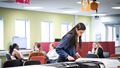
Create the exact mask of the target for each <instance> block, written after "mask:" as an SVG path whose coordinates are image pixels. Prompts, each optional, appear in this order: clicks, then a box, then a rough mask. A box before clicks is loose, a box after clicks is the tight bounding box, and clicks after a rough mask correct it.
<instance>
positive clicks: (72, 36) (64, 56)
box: [56, 23, 86, 62]
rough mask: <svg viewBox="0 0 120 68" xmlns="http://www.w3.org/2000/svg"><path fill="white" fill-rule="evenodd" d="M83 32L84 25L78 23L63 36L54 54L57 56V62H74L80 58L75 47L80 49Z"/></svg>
mask: <svg viewBox="0 0 120 68" xmlns="http://www.w3.org/2000/svg"><path fill="white" fill-rule="evenodd" d="M85 30H86V27H85V25H84V24H83V23H78V24H77V25H76V26H74V27H73V28H72V29H71V30H70V31H69V32H68V33H67V34H65V35H64V36H63V38H62V39H61V41H60V44H59V45H58V47H57V48H56V52H57V53H58V54H59V58H58V62H65V61H74V60H75V59H77V58H80V57H81V56H80V55H79V53H78V52H77V47H78V46H77V45H79V47H81V37H82V34H83V32H84V31H85Z"/></svg>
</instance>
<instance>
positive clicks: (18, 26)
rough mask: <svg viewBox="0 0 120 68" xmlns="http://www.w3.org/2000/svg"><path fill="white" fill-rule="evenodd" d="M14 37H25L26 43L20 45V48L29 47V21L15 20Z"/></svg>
mask: <svg viewBox="0 0 120 68" xmlns="http://www.w3.org/2000/svg"><path fill="white" fill-rule="evenodd" d="M18 37H19V38H18ZM15 38H17V39H20V38H21V39H26V45H20V48H25V47H26V48H30V23H29V21H28V20H21V19H17V20H16V21H15ZM24 43H25V41H24Z"/></svg>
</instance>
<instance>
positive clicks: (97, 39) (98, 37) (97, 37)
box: [96, 33, 101, 41]
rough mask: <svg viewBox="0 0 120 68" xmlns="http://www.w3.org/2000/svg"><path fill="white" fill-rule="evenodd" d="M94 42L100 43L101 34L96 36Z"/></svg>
mask: <svg viewBox="0 0 120 68" xmlns="http://www.w3.org/2000/svg"><path fill="white" fill-rule="evenodd" d="M96 41H101V33H98V34H96Z"/></svg>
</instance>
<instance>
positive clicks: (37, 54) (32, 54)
mask: <svg viewBox="0 0 120 68" xmlns="http://www.w3.org/2000/svg"><path fill="white" fill-rule="evenodd" d="M33 56H44V54H43V53H41V52H32V53H30V55H29V59H30V58H31V57H33Z"/></svg>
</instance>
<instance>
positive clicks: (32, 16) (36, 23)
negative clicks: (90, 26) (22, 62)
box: [0, 8, 91, 49]
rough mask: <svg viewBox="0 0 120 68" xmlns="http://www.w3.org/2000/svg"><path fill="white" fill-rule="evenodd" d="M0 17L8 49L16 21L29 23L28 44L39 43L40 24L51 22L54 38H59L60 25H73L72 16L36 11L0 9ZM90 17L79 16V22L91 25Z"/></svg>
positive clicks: (5, 44)
mask: <svg viewBox="0 0 120 68" xmlns="http://www.w3.org/2000/svg"><path fill="white" fill-rule="evenodd" d="M0 16H2V17H3V19H4V38H5V39H4V47H5V49H8V46H9V45H10V44H11V39H12V37H13V36H14V32H15V29H14V28H15V20H16V19H28V20H29V21H30V44H31V45H32V43H33V42H36V41H40V40H41V39H40V37H41V30H40V22H43V21H51V22H53V23H54V28H55V30H54V35H55V38H60V36H61V35H60V34H61V28H60V27H61V23H63V22H66V21H68V22H69V23H70V24H71V25H72V26H73V25H74V15H68V14H57V13H47V12H38V11H27V10H17V9H6V8H0ZM90 19H91V17H84V18H82V16H79V21H85V22H86V20H87V23H91V20H90Z"/></svg>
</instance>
